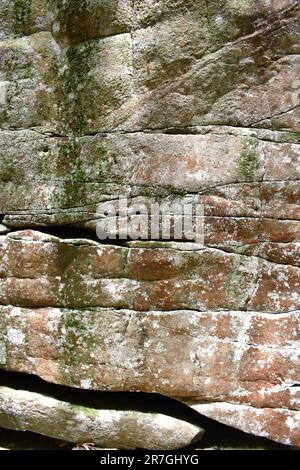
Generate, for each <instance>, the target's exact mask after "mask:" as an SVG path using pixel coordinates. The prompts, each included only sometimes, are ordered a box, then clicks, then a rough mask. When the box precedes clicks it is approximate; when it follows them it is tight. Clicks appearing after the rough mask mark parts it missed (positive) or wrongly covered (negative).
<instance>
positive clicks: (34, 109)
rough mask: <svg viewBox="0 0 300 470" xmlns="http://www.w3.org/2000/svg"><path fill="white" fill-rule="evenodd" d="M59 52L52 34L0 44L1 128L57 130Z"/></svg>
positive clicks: (46, 33)
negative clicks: (57, 68)
mask: <svg viewBox="0 0 300 470" xmlns="http://www.w3.org/2000/svg"><path fill="white" fill-rule="evenodd" d="M59 52H60V50H59V47H58V45H57V43H56V42H55V41H54V40H53V38H52V36H51V34H50V33H49V32H40V33H36V34H33V35H31V36H28V37H22V38H17V39H9V40H6V41H3V42H0V128H2V129H8V128H12V129H16V128H31V127H37V128H40V129H41V130H43V131H44V132H48V131H53V130H55V128H56V124H55V121H56V120H57V116H58V99H57V96H56V91H57V89H56V77H57V71H56V66H57V63H58V61H59V55H60V54H59ZM3 138H4V139H5V134H4V137H3V136H2V135H1V140H3ZM17 141H18V137H17ZM23 143H24V142H23ZM7 158H8V157H7ZM1 160H2V159H1Z"/></svg>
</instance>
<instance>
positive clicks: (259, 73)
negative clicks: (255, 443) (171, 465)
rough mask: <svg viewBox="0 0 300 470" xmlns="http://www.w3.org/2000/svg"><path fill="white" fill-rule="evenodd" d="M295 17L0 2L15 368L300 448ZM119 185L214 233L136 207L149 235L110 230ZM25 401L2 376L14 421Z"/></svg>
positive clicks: (1, 282) (0, 301)
mask: <svg viewBox="0 0 300 470" xmlns="http://www.w3.org/2000/svg"><path fill="white" fill-rule="evenodd" d="M299 24H300V22H299V2H297V1H293V0H275V1H272V2H271V1H269V0H257V1H254V0H222V1H220V0H218V1H215V0H212V1H210V2H206V1H204V0H196V1H186V0H184V1H183V0H164V1H161V0H147V1H145V0H135V1H134V2H133V1H132V0H113V1H110V2H107V1H104V0H84V1H80V2H79V1H69V0H67V1H64V2H61V1H58V0H49V1H46V0H31V1H28V2H21V1H17V0H14V1H8V0H3V1H1V4H0V215H1V220H0V221H1V224H0V366H1V368H2V369H5V370H10V371H15V372H27V373H30V374H36V375H38V376H40V377H42V378H44V379H45V380H47V381H50V382H54V383H57V384H65V385H68V386H72V387H78V388H91V389H95V390H111V391H112V390H113V391H138V390H142V391H147V392H159V393H162V394H165V395H168V396H171V397H176V398H179V399H180V400H182V401H184V402H186V403H188V404H190V405H191V406H192V407H193V408H194V409H196V410H197V411H199V412H200V413H202V414H204V415H207V416H209V417H212V418H214V419H216V420H219V421H222V422H224V423H225V424H229V425H231V426H235V427H237V428H240V429H242V430H244V431H246V432H249V433H253V434H257V435H261V436H267V437H269V438H271V439H274V440H277V441H279V442H282V443H286V444H292V445H294V446H300V424H299V420H300V409H299V399H300V388H299V387H300V348H299V344H300V320H299V312H300V249H299V247H300V185H299V180H300V175H299V174H300V124H299V122H300V120H299V117H300V113H299V109H300V103H299V96H300V95H299V88H300V79H299V77H300V60H299V57H300V46H299V41H298V37H299ZM119 196H122V197H126V198H127V199H128V201H129V203H131V204H139V203H140V202H143V203H144V205H145V206H146V207H149V206H150V205H151V203H152V202H153V200H154V201H156V202H161V201H167V202H172V203H174V202H176V203H178V204H183V203H185V202H188V203H192V204H194V205H195V204H201V205H202V207H203V213H202V214H201V216H200V217H199V219H201V221H202V226H203V238H202V239H201V241H200V242H199V240H198V242H197V243H196V242H194V241H191V240H187V239H183V240H181V241H179V240H178V239H177V238H176V236H175V235H174V233H175V232H174V233H172V234H171V240H168V241H162V240H159V241H157V240H156V238H159V237H155V236H152V232H150V230H149V225H148V222H146V223H144V219H143V216H142V215H141V214H139V215H138V216H137V220H138V221H139V222H140V223H141V224H142V225H143V224H144V230H145V233H146V235H145V237H144V238H145V239H146V240H143V241H123V242H122V243H117V242H115V241H114V240H111V242H110V243H101V241H100V240H98V241H96V240H97V238H96V236H95V232H96V227H98V226H99V223H100V222H101V221H102V220H103V211H105V207H106V204H107V203H110V204H111V205H117V203H118V198H119ZM113 219H114V220H115V222H116V225H115V226H114V225H112V226H111V228H110V231H109V235H110V236H115V235H116V233H115V228H114V227H120V226H124V216H123V215H122V214H121V213H120V212H118V211H116V213H115V216H114V217H113ZM125 219H126V217H125ZM122 224H123V225H122ZM79 232H80V236H79V235H78V233H79ZM53 233H55V235H53ZM89 234H90V236H89ZM187 238H188V237H187ZM24 393H25V392H24ZM8 396H10V397H11V398H10V399H8V398H7V397H8ZM11 400H13V402H15V403H16V404H19V405H20V407H21V408H22V410H23V411H22V413H21V416H23V418H22V419H24V420H25V422H26V423H31V421H30V419H31V418H30V416H29V414H30V413H29V412H28V413H29V414H28V413H27V412H26V411H25V401H26V400H27V398H26V394H25V395H24V396H23V395H22V393H21V392H20V394H18V393H15V391H13V390H10V391H9V390H7V389H6V390H2V391H1V392H0V402H1V410H2V411H1V415H0V426H6V425H7V426H8V427H14V428H20V425H19V424H17V425H13V426H12V425H11V422H12V418H11V417H10V416H11V415H12V414H13V412H12V410H11V409H10V408H9V407H8V403H9V402H10V401H11ZM24 400H25V401H24ZM28 400H29V401H30V400H31V398H30V397H28ZM32 400H33V401H32V403H33V402H34V403H36V406H37V407H39V408H40V409H41V410H42V409H43V410H44V408H43V407H44V403H43V400H42V399H41V398H40V397H39V396H38V395H37V396H35V397H33V398H32ZM30 402H31V401H30ZM19 405H18V406H19ZM60 406H63V407H67V406H68V405H67V404H64V405H60V404H59V403H58V402H55V403H53V409H56V410H58V413H59V409H60ZM24 413H25V414H24ZM26 413H27V414H26ZM64 413H65V411H64ZM66 413H67V411H66ZM68 413H69V411H68ZM70 413H71V415H72V416H71V415H70V416H71V417H70V420H71V421H72V422H73V423H78V426H79V423H80V420H81V419H82V420H83V422H84V423H85V424H84V425H83V427H84V426H87V427H89V426H90V424H86V423H87V421H86V420H87V417H86V416H85V417H83V416H81V415H80V414H79V415H78V413H75V412H73V411H72V412H71V411H70ZM26 416H27V417H26ZM20 419H21V418H20ZM27 419H28V420H29V421H27ZM51 419H52V417H51V416H49V413H48V411H45V422H44V424H41V427H38V426H37V424H36V419H34V418H33V421H32V422H33V423H35V424H33V425H31V424H30V426H29V425H27V424H26V426H25V427H26V429H31V430H34V431H36V432H41V433H44V434H47V432H45V427H48V425H49V426H50V427H51ZM61 419H63V420H64V419H67V418H61ZM68 419H69V418H68ZM49 420H50V421H49ZM142 421H143V419H142ZM154 422H155V421H154ZM76 426H77V425H76ZM99 426H100V425H99ZM136 426H139V425H138V424H137V425H136ZM141 426H142V424H141ZM68 429H69V428H68ZM68 429H67V428H66V429H65V430H63V431H62V432H64V433H65V434H64V437H62V438H66V439H70V440H73V439H74V435H73V437H72V436H71V435H70V434H68V433H69V431H68ZM78 429H79V428H78ZM99 429H100V428H99ZM101 429H102V428H101ZM101 429H100V430H99V433H100V434H99V436H100V435H102V434H101V433H102V432H103V430H101ZM153 429H154V428H153ZM172 429H173V428H172ZM186 429H188V428H186ZM194 431H195V430H194V429H192V428H189V430H188V431H184V432H183V435H184V437H183V438H182V439H181V437H180V438H178V442H179V441H180V445H181V444H182V443H188V441H189V439H190V437H191V438H192V437H193V436H194V434H195V432H194ZM70 432H71V431H70ZM162 432H163V431H162ZM185 432H187V433H188V434H184V433H185ZM48 435H54V434H53V433H48ZM187 435H188V436H189V437H188V438H187V437H186V436H187ZM66 436H67V437H66ZM81 436H82V435H79V434H78V435H76V436H75V437H76V438H77V437H78V439H79V441H80V442H82V437H81ZM59 437H61V436H59ZM149 439H150V437H149ZM170 439H171V437H170ZM100 440H101V439H100ZM97 442H98V441H97ZM118 442H119V441H118V440H116V441H111V444H108V443H107V442H105V445H118V446H121V447H122V443H120V442H119V443H118ZM124 442H125V441H124ZM135 442H137V441H135ZM151 442H152V441H151ZM170 442H171V441H164V438H162V440H160V441H159V440H158V441H156V444H155V445H156V446H157V447H159V446H166V448H170V447H168V446H171V447H172V446H174V445H176V444H175V441H172V442H173V443H172V444H170ZM176 442H177V441H176ZM102 444H103V442H102ZM103 445H104V444H103ZM132 445H133V446H134V445H135V444H133V441H130V443H129V441H126V442H125V443H124V445H123V446H124V447H128V446H129V447H130V446H132ZM136 445H140V443H137V444H136ZM149 445H150V444H149ZM153 445H154V444H153Z"/></svg>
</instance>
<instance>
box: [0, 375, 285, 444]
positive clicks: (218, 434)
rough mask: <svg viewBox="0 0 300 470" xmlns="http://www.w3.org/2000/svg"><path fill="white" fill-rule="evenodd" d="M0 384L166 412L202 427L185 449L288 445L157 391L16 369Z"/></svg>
mask: <svg viewBox="0 0 300 470" xmlns="http://www.w3.org/2000/svg"><path fill="white" fill-rule="evenodd" d="M0 386H1V387H8V388H11V389H14V390H22V391H28V392H34V393H38V394H40V395H43V396H45V397H50V398H55V399H57V400H59V401H63V402H68V403H70V404H72V405H75V406H81V407H85V408H90V409H94V410H119V411H138V412H143V413H159V414H163V415H167V416H170V417H173V418H176V419H179V420H182V421H186V422H188V423H190V424H193V425H196V426H199V427H201V428H203V429H204V430H205V433H204V436H203V437H202V439H201V440H198V439H197V436H196V438H195V439H194V440H193V441H194V442H192V443H191V444H190V445H188V446H186V447H184V449H188V448H198V449H202V448H206V447H211V446H216V447H218V445H219V444H220V443H222V445H227V446H230V445H232V446H235V445H236V444H237V443H238V445H240V446H241V447H242V446H245V445H246V446H248V447H250V448H251V447H253V448H257V447H260V446H262V447H264V448H270V449H288V448H289V446H285V445H283V444H278V443H276V442H273V441H271V440H269V439H267V438H263V437H256V436H254V435H252V434H247V433H246V432H243V431H240V430H238V429H235V428H232V427H231V426H227V425H225V424H222V423H220V422H218V421H215V420H213V419H211V418H208V417H206V416H203V415H201V414H200V413H198V412H197V411H195V410H193V409H192V408H190V407H189V406H188V405H186V404H184V403H182V402H180V401H178V400H176V399H174V398H170V397H167V396H163V395H160V394H158V393H144V392H102V391H97V390H84V389H77V388H71V387H67V386H64V385H57V384H53V383H49V382H46V381H44V380H42V379H40V378H39V377H37V376H33V375H29V374H23V373H20V372H7V371H1V374H0Z"/></svg>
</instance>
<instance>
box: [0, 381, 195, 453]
mask: <svg viewBox="0 0 300 470" xmlns="http://www.w3.org/2000/svg"><path fill="white" fill-rule="evenodd" d="M0 420H1V425H2V426H4V427H6V428H8V429H14V430H19V431H33V432H36V433H39V434H43V435H44V436H49V437H55V438H58V439H61V440H64V441H67V442H76V443H84V442H93V443H95V444H97V445H99V446H100V447H102V448H117V449H136V448H146V449H178V448H180V447H185V446H187V445H189V444H190V443H191V442H192V440H193V439H195V438H196V437H197V438H199V439H200V438H201V428H199V427H197V426H194V425H192V424H189V423H187V422H185V421H180V420H178V419H175V418H171V417H169V416H166V415H162V414H155V413H142V412H138V411H119V410H99V409H93V408H88V407H84V406H79V405H72V404H70V403H68V402H65V401H60V400H57V399H55V398H51V397H47V396H45V395H40V394H38V393H34V392H28V391H25V390H14V389H12V388H7V387H0Z"/></svg>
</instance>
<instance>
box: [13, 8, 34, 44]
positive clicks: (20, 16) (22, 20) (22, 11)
mask: <svg viewBox="0 0 300 470" xmlns="http://www.w3.org/2000/svg"><path fill="white" fill-rule="evenodd" d="M13 15H14V29H15V33H16V34H18V35H22V34H24V32H25V30H26V26H27V25H28V24H29V22H30V17H31V0H13Z"/></svg>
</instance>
